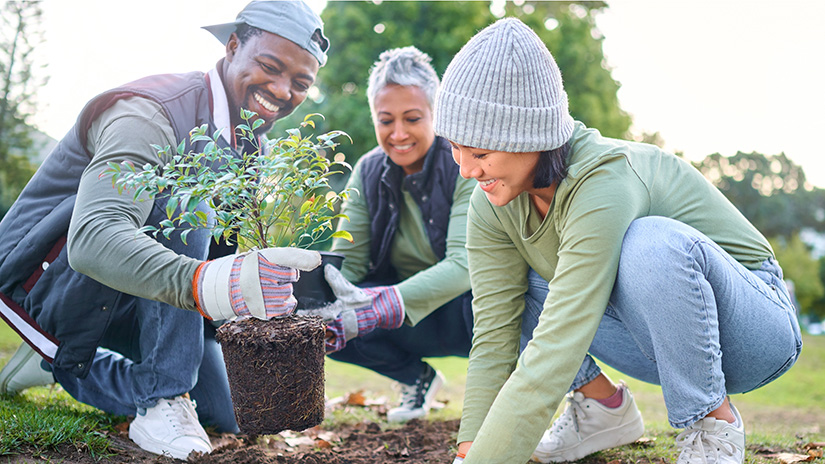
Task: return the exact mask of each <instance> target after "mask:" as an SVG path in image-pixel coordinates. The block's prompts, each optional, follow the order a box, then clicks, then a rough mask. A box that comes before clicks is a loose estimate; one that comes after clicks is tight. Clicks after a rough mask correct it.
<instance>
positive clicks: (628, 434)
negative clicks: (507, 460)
mask: <svg viewBox="0 0 825 464" xmlns="http://www.w3.org/2000/svg"><path fill="white" fill-rule="evenodd" d="M617 430H620V431H621V435H619V437H618V438H617V439H615V440H612V441H600V440H602V438H603V437H604V436H605V434H608V433H615V432H616V431H617ZM644 433H645V424H644V421H643V420H642V418H641V416H639V420H636V421H633V422H631V423H629V424H625V425H623V426H621V427H616V428H612V429H608V430H602V431H601V432H599V433H596V434H593V435H591V436H590V437H588V438H587V439H585V440H582V441H581V442H580V443H579V444H577V446H576V447H575V448H568V449H565V450H562V451H559V452H557V453H554V454H553V455H552V456H546V457H539V456H536V455H535V454H534V455H533V456H532V457H531V459H533V460H534V461H537V462H540V463H542V464H548V463H551V462H568V461H578V460H579V459H581V458H583V457H585V456H588V455H590V454H593V453H595V452H597V451H602V450H605V449H608V448H615V447H617V446H622V445H627V444H630V443H633V442H635V441H636V440H638V439H639V438H641V437H642V435H644ZM584 450H587V451H584Z"/></svg>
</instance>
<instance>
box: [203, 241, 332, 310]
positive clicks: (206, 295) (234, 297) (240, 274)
mask: <svg viewBox="0 0 825 464" xmlns="http://www.w3.org/2000/svg"><path fill="white" fill-rule="evenodd" d="M320 264H321V255H320V254H318V252H317V251H311V250H301V249H298V248H264V249H263V250H256V251H250V252H248V253H241V254H236V255H229V256H224V257H222V258H218V259H216V260H213V261H206V262H204V263H203V264H201V265H200V266H198V270H197V271H195V276H194V278H193V279H192V291H193V293H194V295H195V303H196V305H197V307H198V311H200V313H201V314H202V315H203V316H204V317H206V318H207V319H211V320H221V319H229V318H231V317H235V316H253V317H256V318H258V319H271V318H273V317H276V318H279V317H285V316H289V315H290V314H292V313H293V312H294V311H295V305H296V304H297V301H296V300H295V297H294V296H292V282H295V281H296V280H298V276H299V275H300V271H311V270H312V269H315V268H316V267H318V266H319V265H320Z"/></svg>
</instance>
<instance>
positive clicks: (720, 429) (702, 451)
mask: <svg viewBox="0 0 825 464" xmlns="http://www.w3.org/2000/svg"><path fill="white" fill-rule="evenodd" d="M730 409H731V411H733V415H734V417H736V423H734V424H731V423H730V422H727V421H723V420H718V419H715V418H713V417H705V418H704V419H702V420H700V421H699V422H696V423H695V424H693V425H691V426H690V427H687V428H686V429H685V430H683V431H682V432H681V433H679V435H676V445H677V446H679V447H680V448H682V452H681V453H679V459H677V460H676V464H699V463H701V464H742V463H744V462H745V424H744V422H742V416H740V415H739V411H737V410H736V408H734V407H733V404H732V403H731V405H730Z"/></svg>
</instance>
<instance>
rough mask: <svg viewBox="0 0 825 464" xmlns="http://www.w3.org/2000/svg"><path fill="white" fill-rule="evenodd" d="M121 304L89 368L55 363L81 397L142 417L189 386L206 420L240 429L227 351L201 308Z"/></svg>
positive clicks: (139, 300) (65, 382)
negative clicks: (77, 370) (82, 374)
mask: <svg viewBox="0 0 825 464" xmlns="http://www.w3.org/2000/svg"><path fill="white" fill-rule="evenodd" d="M128 300H129V303H128V304H126V305H124V306H122V307H120V308H118V309H117V311H118V312H117V314H116V315H115V317H116V319H115V320H114V321H113V323H112V325H111V326H110V327H109V330H108V331H107V332H106V334H105V336H104V339H103V340H102V341H101V344H100V345H101V347H100V348H98V349H97V352H96V353H95V357H94V360H93V361H92V365H91V368H90V371H89V375H88V376H87V377H86V378H84V379H81V378H78V377H75V376H74V375H72V374H71V373H69V372H67V371H62V370H60V369H53V373H54V376H55V379H56V380H57V381H58V382H59V383H60V385H61V386H63V388H64V389H65V390H66V391H67V392H68V393H69V394H70V395H71V396H72V397H73V398H75V399H76V400H78V401H80V402H82V403H86V404H88V405H91V406H94V407H96V408H98V409H101V410H103V411H106V412H108V413H111V414H118V415H123V416H129V415H131V416H134V415H135V413H136V412H137V409H138V408H150V407H152V406H154V405H155V404H156V403H157V401H158V400H159V399H160V398H172V397H175V396H179V395H182V394H184V393H187V392H189V395H190V397H191V398H192V399H194V400H195V402H196V403H197V412H198V419H199V420H200V422H201V423H202V424H204V425H211V426H214V427H215V428H216V429H217V430H218V431H222V432H231V433H237V432H238V425H237V423H236V422H235V412H234V410H233V407H232V398H231V397H230V393H229V381H228V379H227V376H226V368H225V367H224V364H223V353H222V352H221V348H220V345H219V344H218V343H217V342H216V341H215V328H214V327H213V326H212V324H210V323H209V321H206V320H205V319H204V318H203V317H201V315H200V314H198V313H196V312H192V311H184V310H182V309H178V308H174V307H172V306H169V305H166V304H163V303H159V302H156V301H151V300H145V299H142V298H130V299H128Z"/></svg>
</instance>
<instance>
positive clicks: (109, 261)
mask: <svg viewBox="0 0 825 464" xmlns="http://www.w3.org/2000/svg"><path fill="white" fill-rule="evenodd" d="M205 29H207V30H209V31H210V32H212V33H213V34H214V35H215V36H216V37H217V38H218V39H219V40H221V42H223V43H224V44H225V45H226V56H225V57H224V58H222V59H221V60H220V61H218V63H217V65H216V67H215V68H214V69H212V70H211V71H209V72H208V73H205V74H204V73H202V72H193V73H187V74H176V75H157V76H150V77H147V78H144V79H140V80H138V81H135V82H132V83H130V84H126V85H124V86H122V87H119V88H117V89H114V90H111V91H108V92H104V93H103V94H101V95H99V96H98V97H96V98H94V99H93V100H92V101H90V102H89V103H88V104H87V105H86V107H85V108H84V109H83V111H82V112H81V113H80V116H79V117H78V120H77V123H76V124H75V126H74V127H73V129H72V130H71V131H70V132H69V133H68V135H67V136H66V137H65V138H64V139H63V140H61V141H60V143H59V144H58V145H57V146H56V147H55V149H54V151H53V152H52V153H51V154H50V155H49V157H48V158H47V159H46V160H45V161H44V163H43V165H42V166H41V167H40V169H39V170H38V172H37V173H36V174H35V175H34V177H33V178H32V180H31V181H30V182H29V184H28V185H27V186H26V188H25V189H24V190H23V192H22V193H21V195H20V197H19V198H18V200H17V201H16V202H15V204H14V205H13V206H12V208H11V209H10V210H9V212H8V214H7V215H6V217H5V218H4V219H3V221H2V222H0V234H2V236H3V243H2V244H0V302H2V304H0V315H2V317H3V319H4V320H5V321H6V322H7V323H9V325H11V326H12V327H13V328H14V329H15V330H16V331H17V332H18V333H19V334H20V335H21V337H22V338H23V339H24V340H25V341H26V342H27V343H24V344H23V345H22V346H21V347H20V348H19V349H18V351H17V353H15V355H14V356H13V357H12V359H11V360H10V361H9V363H8V364H7V365H6V366H5V367H4V369H3V371H2V372H0V390H1V391H2V392H3V393H7V394H8V393H11V394H14V393H17V392H19V391H21V390H23V389H25V388H27V387H30V386H35V385H44V384H48V383H52V382H53V381H55V380H56V381H57V382H59V383H60V384H61V385H62V386H63V388H64V389H65V390H66V391H67V392H68V393H69V394H71V395H72V396H73V397H74V398H76V399H77V400H79V401H81V402H84V403H87V404H89V405H92V406H95V407H97V408H100V409H102V410H104V411H107V412H110V413H113V414H120V415H133V416H136V417H135V420H134V421H133V422H132V423H131V425H130V428H129V437H130V438H131V439H132V440H134V441H135V442H136V443H137V444H138V445H139V446H140V447H142V448H144V449H146V450H148V451H151V452H153V453H158V454H168V455H171V456H173V457H175V458H178V459H186V457H187V455H188V454H189V453H190V452H191V451H193V450H194V451H200V452H209V451H211V450H212V447H211V444H210V442H209V438H208V437H207V435H206V433H205V432H204V429H203V426H202V425H201V423H203V424H208V425H211V426H214V427H215V428H216V429H217V430H218V431H228V432H236V431H237V424H236V422H235V418H234V413H233V409H232V403H231V399H230V396H229V387H228V383H227V379H226V372H225V370H224V366H223V361H222V357H221V353H220V348H219V347H218V345H217V343H216V342H215V341H214V327H213V325H212V324H209V323H205V321H204V319H203V317H205V318H206V319H211V320H222V319H227V318H230V317H234V316H235V315H247V314H248V315H252V316H255V317H258V318H261V319H268V318H270V317H277V316H283V315H286V314H290V313H291V312H292V311H293V310H294V307H295V299H294V297H293V296H292V286H291V282H293V281H295V280H296V279H297V276H298V269H300V270H309V269H312V268H313V267H315V266H317V265H318V264H319V263H320V257H319V256H318V254H317V253H316V252H309V251H303V250H296V249H265V250H261V251H258V252H253V253H249V254H241V255H236V254H232V253H234V252H235V250H234V249H232V248H230V247H229V246H228V245H225V244H224V245H221V246H215V245H214V243H212V242H211V241H210V237H209V234H208V233H207V232H206V231H204V230H200V231H199V230H195V231H192V232H191V234H190V235H189V236H188V237H187V244H184V243H183V242H182V241H181V240H180V237H172V238H171V239H170V240H167V239H166V238H162V237H161V238H158V239H154V238H152V237H151V236H149V235H144V234H139V233H137V231H138V229H139V228H140V227H142V226H144V225H147V224H148V225H152V224H154V225H157V224H158V222H159V221H161V220H163V218H164V217H165V212H164V210H165V200H164V199H160V200H156V201H155V202H154V203H153V202H151V201H143V202H141V201H137V202H136V201H134V200H133V198H132V195H131V193H128V192H124V193H123V195H120V194H118V192H117V190H116V189H114V188H112V183H111V180H110V179H108V178H103V177H101V175H100V174H101V172H102V171H103V170H104V169H105V168H106V166H107V163H108V162H114V163H122V162H131V163H134V164H135V165H138V166H142V165H144V164H146V163H153V164H159V163H160V164H162V163H164V162H165V160H164V159H160V158H159V157H158V155H157V153H156V152H155V150H154V149H152V148H151V144H155V145H160V146H165V145H170V146H176V145H177V144H178V142H179V141H181V140H184V139H188V132H189V130H190V129H192V128H193V127H196V126H199V125H201V124H208V125H209V133H213V132H214V131H215V130H218V129H223V132H222V139H221V141H220V142H221V143H223V144H226V145H227V146H229V147H231V148H232V149H233V150H234V151H235V152H236V153H237V152H240V151H241V150H243V149H244V147H243V146H242V143H241V141H240V140H236V139H235V137H234V135H233V131H232V130H231V128H232V127H235V126H236V125H237V124H239V123H241V122H242V121H241V118H240V112H241V111H240V110H241V108H245V109H248V110H251V111H254V112H255V113H257V114H258V117H259V118H261V119H262V120H263V121H264V124H262V125H261V127H260V128H259V129H258V133H259V134H262V133H264V132H265V131H267V130H269V129H270V128H271V127H272V125H273V123H274V122H275V121H276V120H278V119H280V118H282V117H284V116H286V115H288V114H290V113H291V112H292V111H293V110H294V109H295V108H296V107H297V106H298V105H299V104H301V102H303V100H304V99H305V98H306V95H307V91H308V89H309V88H310V86H311V85H312V84H313V82H314V80H315V76H316V74H317V72H318V69H319V67H320V66H322V65H323V64H324V63H325V62H326V51H327V49H328V47H329V42H328V41H327V39H326V38H325V37H324V35H323V23H322V21H321V19H320V18H319V17H318V15H317V14H315V13H314V12H313V11H312V10H310V9H309V7H308V6H307V5H306V4H304V3H303V2H301V1H299V0H296V1H284V2H281V1H255V2H252V3H250V4H249V5H247V6H246V8H244V10H243V11H241V13H240V14H239V15H238V17H237V20H236V21H234V22H232V23H227V24H220V25H215V26H208V27H205ZM202 206H203V205H202ZM203 207H204V208H207V209H208V207H206V206H203ZM206 212H207V213H208V211H206ZM219 256H222V257H220V258H218V259H215V260H210V259H211V258H214V257H219ZM241 268H243V269H245V270H247V271H248V270H250V268H251V271H252V272H251V274H250V273H249V272H246V271H245V272H241ZM256 271H257V272H256ZM275 275H278V276H283V275H286V276H287V277H277V278H275V277H274V276H275ZM203 289H209V290H210V291H209V292H208V294H204V292H203ZM199 290H200V291H199ZM247 299H255V300H261V299H263V301H264V303H265V308H262V309H260V310H257V309H255V308H256V306H254V305H250V307H247V305H246V300H247ZM250 301H251V300H250ZM178 308H182V309H184V310H187V311H183V310H181V309H178ZM199 313H200V314H199ZM201 315H202V316H203V317H201ZM35 352H36V353H37V354H39V355H40V356H41V357H42V358H43V360H44V361H43V362H41V359H40V357H38V356H36V355H35ZM52 376H53V377H52ZM190 396H191V398H192V399H194V400H196V401H197V412H195V406H194V403H193V401H191V400H190Z"/></svg>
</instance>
